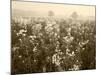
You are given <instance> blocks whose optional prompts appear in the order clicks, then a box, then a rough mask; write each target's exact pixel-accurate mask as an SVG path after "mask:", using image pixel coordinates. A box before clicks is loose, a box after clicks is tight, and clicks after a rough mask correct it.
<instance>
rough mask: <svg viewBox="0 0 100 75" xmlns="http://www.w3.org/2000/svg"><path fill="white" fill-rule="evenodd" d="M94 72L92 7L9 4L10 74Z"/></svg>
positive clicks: (57, 4) (94, 10)
mask: <svg viewBox="0 0 100 75" xmlns="http://www.w3.org/2000/svg"><path fill="white" fill-rule="evenodd" d="M95 69H96V6H95V5H83V4H67V3H49V2H35V1H20V0H19V1H17V0H12V1H11V74H31V73H46V72H65V71H80V70H95Z"/></svg>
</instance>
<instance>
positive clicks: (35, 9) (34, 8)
mask: <svg viewBox="0 0 100 75" xmlns="http://www.w3.org/2000/svg"><path fill="white" fill-rule="evenodd" d="M50 10H51V11H53V12H54V13H55V16H66V17H69V16H70V15H71V14H72V13H73V12H74V11H75V12H77V13H78V15H80V16H92V17H93V16H95V6H87V5H70V4H54V3H37V2H24V1H12V16H22V17H23V16H24V17H34V16H48V11H50Z"/></svg>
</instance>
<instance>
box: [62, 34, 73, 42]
mask: <svg viewBox="0 0 100 75" xmlns="http://www.w3.org/2000/svg"><path fill="white" fill-rule="evenodd" d="M63 39H64V41H65V42H66V43H71V42H72V41H73V39H74V37H72V36H65V37H63Z"/></svg>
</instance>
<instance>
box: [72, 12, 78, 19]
mask: <svg viewBox="0 0 100 75" xmlns="http://www.w3.org/2000/svg"><path fill="white" fill-rule="evenodd" d="M71 17H72V18H73V19H77V18H78V14H77V12H75V11H74V12H73V13H72V14H71Z"/></svg>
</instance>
